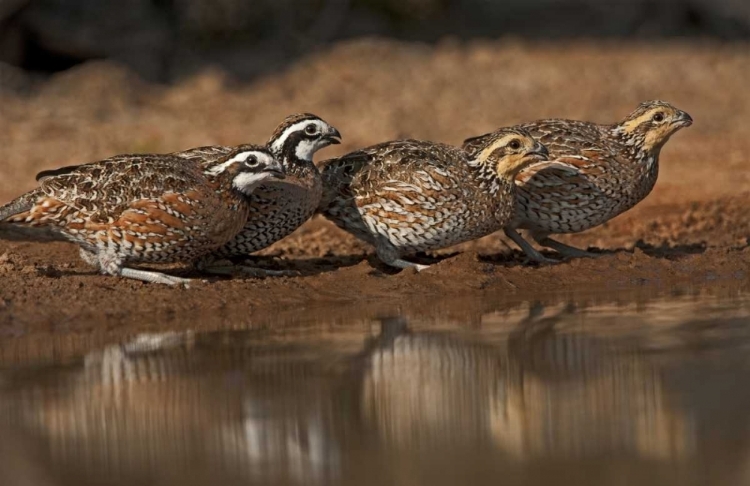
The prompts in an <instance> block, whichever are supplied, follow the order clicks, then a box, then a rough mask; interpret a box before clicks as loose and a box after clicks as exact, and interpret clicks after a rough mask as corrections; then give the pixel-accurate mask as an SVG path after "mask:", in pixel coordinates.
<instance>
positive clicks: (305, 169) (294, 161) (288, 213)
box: [175, 113, 341, 275]
mask: <svg viewBox="0 0 750 486" xmlns="http://www.w3.org/2000/svg"><path fill="white" fill-rule="evenodd" d="M340 139H341V134H340V133H339V131H338V130H337V129H336V128H334V127H333V126H331V125H329V124H328V123H326V122H325V121H324V120H322V119H321V118H320V117H318V116H316V115H313V114H310V113H299V114H295V115H291V116H289V117H287V118H286V119H285V120H284V121H283V122H282V123H281V124H280V125H279V126H278V127H277V128H276V129H275V130H274V132H273V134H272V135H271V138H270V139H269V141H268V143H267V144H266V146H267V147H268V149H269V150H270V151H271V153H273V155H274V156H275V157H276V158H277V159H278V160H280V161H281V162H282V163H283V164H284V169H285V171H286V174H287V177H286V179H284V180H283V181H279V180H269V181H266V182H264V183H263V184H262V185H261V186H260V187H258V188H257V189H256V190H255V191H254V192H253V193H252V194H251V195H249V196H247V200H248V204H249V208H250V210H249V216H248V219H247V222H246V223H245V227H244V228H243V229H242V231H240V233H239V234H238V235H237V236H235V237H234V238H233V239H232V240H231V241H229V242H228V243H227V244H225V245H224V246H222V247H221V248H220V249H218V250H217V251H215V252H213V253H212V254H211V255H210V258H209V259H211V260H214V261H216V260H220V259H226V258H231V257H241V256H246V255H249V254H250V253H253V252H256V251H258V250H262V249H263V248H266V247H267V246H270V245H271V244H273V243H276V242H277V241H279V240H281V239H282V238H284V237H286V236H288V235H289V234H291V233H292V232H294V231H295V230H296V229H297V228H299V227H300V226H301V225H302V223H304V222H305V221H307V220H308V219H310V217H311V216H312V215H313V214H314V213H315V209H316V208H317V206H318V204H319V202H320V197H321V193H322V183H321V179H320V172H319V171H318V169H317V167H315V164H314V163H313V155H314V154H315V152H317V151H318V150H320V149H322V148H325V147H327V146H329V145H331V144H338V143H340ZM229 150H231V147H198V148H195V149H191V150H188V151H184V152H178V153H176V154H175V155H177V156H179V157H184V158H188V159H191V160H198V161H201V163H204V164H210V163H212V161H213V160H214V159H215V158H216V157H220V156H222V155H223V154H225V153H226V152H227V151H229ZM235 268H237V269H239V268H242V269H244V271H245V272H247V273H257V274H265V275H274V274H285V272H274V271H271V270H263V269H256V268H252V267H235ZM213 269H214V270H216V269H217V268H216V267H213Z"/></svg>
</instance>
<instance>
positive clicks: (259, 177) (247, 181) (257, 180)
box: [232, 172, 273, 196]
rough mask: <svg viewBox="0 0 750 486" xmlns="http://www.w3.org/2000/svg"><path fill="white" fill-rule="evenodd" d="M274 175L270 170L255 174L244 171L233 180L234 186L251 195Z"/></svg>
mask: <svg viewBox="0 0 750 486" xmlns="http://www.w3.org/2000/svg"><path fill="white" fill-rule="evenodd" d="M271 177H273V176H272V175H271V174H269V173H268V172H260V173H257V174H253V173H250V172H242V173H240V174H237V177H235V178H234V180H233V181H232V186H233V187H234V188H235V189H237V190H238V191H240V192H241V193H243V194H246V195H248V196H249V195H250V194H252V192H253V191H254V190H255V189H256V188H257V187H258V186H259V185H260V184H261V183H262V182H263V181H265V180H266V179H270V178H271Z"/></svg>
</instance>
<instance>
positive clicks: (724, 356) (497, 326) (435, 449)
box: [0, 289, 750, 486]
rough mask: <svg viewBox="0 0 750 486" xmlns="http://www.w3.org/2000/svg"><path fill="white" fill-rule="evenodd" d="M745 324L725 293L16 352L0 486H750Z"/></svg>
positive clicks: (738, 302) (10, 361) (105, 340)
mask: <svg viewBox="0 0 750 486" xmlns="http://www.w3.org/2000/svg"><path fill="white" fill-rule="evenodd" d="M439 306H447V307H445V308H446V309H450V312H448V311H446V312H443V311H442V310H441V308H440V307H439ZM749 317H750V294H748V293H746V292H744V291H740V290H738V289H734V290H730V289H722V290H721V291H717V292H713V293H706V292H702V293H697V292H690V291H687V292H683V293H676V292H673V294H672V295H669V296H660V297H651V296H645V295H643V294H640V293H639V294H632V295H620V296H601V295H599V296H596V297H595V298H589V299H584V298H580V297H577V298H575V299H562V300H560V301H558V302H555V299H551V300H550V301H549V302H544V303H540V302H522V303H516V304H513V305H510V304H500V303H496V304H495V303H492V302H486V301H483V302H472V301H471V300H464V301H461V302H460V303H457V304H455V305H451V303H445V302H441V303H436V311H435V313H434V314H433V315H428V316H424V315H422V316H420V315H411V314H409V313H408V312H406V311H403V310H402V311H401V312H399V311H396V310H392V309H387V308H386V309H383V308H379V309H377V310H372V311H370V310H368V309H367V307H366V306H359V309H349V310H347V311H342V310H341V309H336V310H330V311H326V310H319V311H315V312H312V311H311V312H309V313H308V314H306V316H304V317H301V318H300V319H299V320H298V321H296V322H291V323H286V324H283V325H282V324H280V323H273V325H269V326H267V327H266V328H265V329H256V330H245V331H222V332H212V333H190V332H187V333H185V332H173V333H170V332H167V333H164V334H148V335H136V336H126V337H123V338H121V339H120V338H113V337H112V336H106V335H101V336H67V337H60V338H54V339H50V338H46V339H42V338H38V337H32V336H29V337H20V338H16V339H8V340H4V341H0V367H1V368H0V484H2V485H9V486H15V485H27V484H28V485H50V486H52V485H81V484H91V485H126V484H137V485H152V484H153V485H164V486H169V485H207V484H222V485H235V484H236V485H240V484H242V485H247V484H263V485H276V484H305V485H310V484H322V485H328V484H358V485H383V484H404V485H418V484H431V485H449V484H450V485H452V484H503V485H514V484H523V485H543V484H544V485H548V484H596V485H610V484H616V485H624V484H634V483H636V482H637V483H638V484H639V485H649V484H655V485H656V484H659V485H661V484H680V485H684V484H695V485H705V484H750V393H748V391H747V390H748V383H750V359H749V358H748V346H749V345H750V339H749V338H750V326H748V324H750V319H749Z"/></svg>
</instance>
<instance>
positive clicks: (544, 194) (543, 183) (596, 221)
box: [463, 101, 692, 262]
mask: <svg viewBox="0 0 750 486" xmlns="http://www.w3.org/2000/svg"><path fill="white" fill-rule="evenodd" d="M691 123H692V119H691V118H690V116H689V115H688V114H687V113H685V112H684V111H681V110H678V109H677V108H675V107H673V106H672V105H670V104H669V103H666V102H663V101H650V102H646V103H642V104H641V105H640V106H639V107H638V108H637V109H636V110H635V111H634V112H632V113H631V114H630V115H628V116H627V117H626V118H625V119H624V120H622V121H621V122H619V123H617V124H614V125H598V124H594V123H588V122H582V121H573V120H558V119H552V120H540V121H536V122H533V123H526V124H523V125H520V127H521V128H523V129H525V130H528V131H529V132H530V133H531V134H532V136H533V137H534V138H535V139H536V140H538V141H540V142H541V143H543V144H544V145H545V146H546V147H547V148H548V149H549V151H550V160H553V161H555V162H556V164H555V166H554V167H545V166H539V167H530V168H527V169H525V170H523V171H521V172H520V173H519V174H518V176H517V177H516V183H517V184H518V191H517V202H518V203H517V205H516V215H515V217H514V219H513V221H512V222H511V223H510V224H509V225H508V227H507V228H506V230H505V233H506V235H508V237H510V238H511V239H513V241H515V242H516V243H517V244H518V245H519V246H520V247H521V248H522V249H523V250H524V252H525V253H526V254H527V255H528V256H529V257H531V258H532V259H534V260H536V261H539V262H550V261H554V260H550V259H547V258H545V257H544V256H543V255H541V254H540V253H539V252H538V251H537V250H536V249H534V248H533V247H532V246H531V245H530V244H529V243H528V242H527V241H526V240H524V239H523V238H522V237H521V235H520V234H518V232H517V231H516V230H517V229H519V228H521V229H527V230H529V231H530V234H531V236H532V238H533V239H534V240H535V241H536V242H537V243H539V244H540V245H542V246H548V247H550V248H554V249H556V250H557V251H559V252H560V253H561V254H563V255H565V256H571V257H577V256H590V254H589V253H587V252H584V251H581V250H578V249H576V248H572V247H570V246H567V245H563V244H562V243H560V242H558V241H555V240H553V239H551V238H549V237H548V235H550V234H553V233H577V232H580V231H585V230H587V229H589V228H593V227H595V226H598V225H600V224H602V223H604V222H606V221H609V220H610V219H612V218H614V217H615V216H617V215H618V214H621V213H623V212H624V211H627V210H628V209H630V208H632V207H633V206H635V205H636V204H637V203H638V202H640V201H641V200H643V199H644V198H645V197H646V196H647V195H648V194H649V193H650V192H651V190H652V189H653V187H654V184H655V183H656V178H657V176H658V173H659V153H660V151H661V148H662V147H663V146H664V144H665V143H666V142H667V140H669V137H670V136H672V135H673V134H674V133H675V132H677V131H678V130H679V129H681V128H683V127H686V126H689V125H690V124H691ZM491 137H492V134H488V135H483V136H480V137H474V138H470V139H467V140H466V141H464V145H463V148H464V150H466V151H467V153H468V154H469V155H470V156H471V155H473V154H476V153H478V152H479V151H481V150H482V149H483V148H484V147H485V146H486V145H487V144H488V143H489V142H490V141H491Z"/></svg>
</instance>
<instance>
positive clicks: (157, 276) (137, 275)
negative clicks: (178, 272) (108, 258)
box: [119, 267, 190, 288]
mask: <svg viewBox="0 0 750 486" xmlns="http://www.w3.org/2000/svg"><path fill="white" fill-rule="evenodd" d="M119 275H120V276H121V277H125V278H132V279H135V280H142V281H144V282H149V283H159V284H165V285H184V286H185V287H186V288H187V287H189V285H188V284H189V283H190V279H189V278H180V277H174V276H172V275H167V274H166V273H160V272H154V271H151V270H137V269H135V268H127V267H123V268H121V269H120V273H119Z"/></svg>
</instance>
